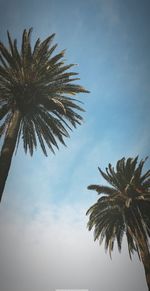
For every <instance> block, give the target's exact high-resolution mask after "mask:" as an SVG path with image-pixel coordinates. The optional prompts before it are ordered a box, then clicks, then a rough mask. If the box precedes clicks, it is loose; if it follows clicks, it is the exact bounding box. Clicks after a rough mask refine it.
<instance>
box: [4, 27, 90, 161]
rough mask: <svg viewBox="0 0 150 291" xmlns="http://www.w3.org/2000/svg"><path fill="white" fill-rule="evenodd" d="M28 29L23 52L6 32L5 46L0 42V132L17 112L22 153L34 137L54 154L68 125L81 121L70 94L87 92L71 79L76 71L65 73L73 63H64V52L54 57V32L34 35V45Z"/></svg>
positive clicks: (5, 130)
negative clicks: (22, 147) (44, 36)
mask: <svg viewBox="0 0 150 291" xmlns="http://www.w3.org/2000/svg"><path fill="white" fill-rule="evenodd" d="M31 31H32V29H29V31H27V30H24V32H23V35H22V46H21V51H19V50H18V48H17V41H16V39H15V40H14V41H13V40H12V39H11V37H10V34H9V32H8V42H9V49H7V48H6V47H5V46H4V44H3V43H1V42H0V119H1V120H2V122H1V126H0V136H2V135H3V134H4V135H5V134H6V133H7V128H8V126H9V125H10V123H11V120H12V116H13V114H14V112H15V111H16V110H18V111H19V113H20V115H19V116H20V125H19V130H18V134H17V138H18V142H19V138H20V136H22V138H23V145H24V149H25V152H27V150H29V152H30V154H31V155H32V154H33V150H34V148H36V146H37V139H38V140H39V143H40V145H41V148H42V150H43V152H44V154H45V155H47V151H46V147H45V143H46V144H47V146H48V147H49V148H50V149H51V151H53V152H54V147H57V148H58V140H59V141H60V142H61V143H63V144H65V142H64V137H68V136H69V133H68V130H67V129H71V127H70V125H71V126H73V127H76V125H77V124H80V123H81V121H82V117H81V116H80V114H78V113H77V111H83V109H82V108H81V107H80V106H79V105H77V102H76V101H77V100H75V99H73V98H70V97H69V95H75V94H76V93H80V92H83V93H85V92H88V91H87V90H85V89H84V88H83V87H81V86H79V85H77V84H73V83H72V82H73V81H75V80H78V78H76V77H75V78H71V77H72V76H74V75H77V73H75V72H68V69H70V68H71V67H72V66H74V65H73V64H70V65H65V64H64V60H63V56H64V53H65V51H64V50H63V51H61V52H60V53H58V54H56V55H55V56H52V53H53V52H54V50H55V48H56V46H57V45H53V46H52V45H51V42H52V40H53V38H54V34H52V35H51V36H49V37H48V38H46V39H45V40H44V41H42V42H41V41H40V39H37V41H36V43H35V45H34V48H33V49H32V48H31V41H30V36H31Z"/></svg>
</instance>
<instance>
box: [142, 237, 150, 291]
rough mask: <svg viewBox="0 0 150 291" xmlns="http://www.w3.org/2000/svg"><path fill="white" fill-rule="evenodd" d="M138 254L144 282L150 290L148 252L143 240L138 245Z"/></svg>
mask: <svg viewBox="0 0 150 291" xmlns="http://www.w3.org/2000/svg"><path fill="white" fill-rule="evenodd" d="M140 255H141V259H142V262H143V266H144V271H145V277H146V282H147V286H148V290H149V291H150V252H149V249H148V247H147V245H146V243H145V242H142V245H141V247H140Z"/></svg>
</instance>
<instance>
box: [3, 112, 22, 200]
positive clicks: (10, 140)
mask: <svg viewBox="0 0 150 291" xmlns="http://www.w3.org/2000/svg"><path fill="white" fill-rule="evenodd" d="M20 120H21V113H20V111H19V110H16V111H15V112H14V114H13V116H12V119H11V121H10V123H9V126H8V129H7V133H6V136H5V139H4V143H3V146H2V149H1V153H0V202H1V199H2V195H3V190H4V187H5V183H6V179H7V176H8V172H9V168H10V165H11V160H12V156H13V153H14V149H15V145H16V140H17V134H18V130H19V126H20Z"/></svg>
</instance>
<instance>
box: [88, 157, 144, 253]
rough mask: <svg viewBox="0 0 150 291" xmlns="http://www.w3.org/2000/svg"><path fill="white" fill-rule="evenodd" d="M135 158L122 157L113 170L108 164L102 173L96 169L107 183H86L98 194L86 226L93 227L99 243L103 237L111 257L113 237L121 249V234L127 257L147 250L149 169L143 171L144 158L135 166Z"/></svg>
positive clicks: (95, 237) (89, 212) (89, 211)
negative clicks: (127, 252)
mask: <svg viewBox="0 0 150 291" xmlns="http://www.w3.org/2000/svg"><path fill="white" fill-rule="evenodd" d="M137 160H138V157H136V158H134V159H132V158H128V159H127V160H126V159H125V158H122V159H121V160H119V161H118V162H117V164H116V169H114V167H112V165H111V164H109V165H108V168H106V171H105V172H103V171H102V170H101V169H100V168H99V172H100V174H101V176H102V177H103V178H104V179H105V180H106V181H107V183H108V186H103V185H90V186H88V189H90V190H96V191H97V192H98V194H100V195H101V197H100V198H99V199H98V201H97V202H96V203H95V204H94V205H93V206H92V207H90V208H89V210H88V211H87V215H89V221H88V229H89V230H91V229H92V228H94V239H95V240H97V239H98V240H99V242H100V244H101V243H102V241H103V240H104V238H105V249H106V250H107V249H109V252H110V256H111V252H112V250H113V247H114V242H115V240H116V241H117V245H118V249H119V251H121V246H122V239H123V235H124V234H126V238H127V243H128V250H129V255H130V258H131V255H132V253H133V252H134V251H137V252H138V254H139V258H141V257H142V251H145V250H147V254H148V253H149V241H148V240H149V237H150V170H148V171H147V172H146V173H145V174H142V169H143V165H144V163H145V160H141V161H140V163H139V164H138V165H137ZM109 185H110V186H109ZM149 258H150V256H149Z"/></svg>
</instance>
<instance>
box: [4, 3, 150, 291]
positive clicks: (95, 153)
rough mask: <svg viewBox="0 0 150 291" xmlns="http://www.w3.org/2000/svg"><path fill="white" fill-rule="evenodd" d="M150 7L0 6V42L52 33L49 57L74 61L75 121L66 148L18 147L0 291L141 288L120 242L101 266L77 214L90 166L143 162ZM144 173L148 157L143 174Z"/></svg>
mask: <svg viewBox="0 0 150 291" xmlns="http://www.w3.org/2000/svg"><path fill="white" fill-rule="evenodd" d="M149 15H150V2H149V1H148V0H143V1H139V0H136V1H135V0H130V1H129V0H126V1H123V0H80V1H79V0H76V1H73V0H43V1H39V0H36V1H35V0H30V1H29V0H27V1H19V0H12V1H9V0H5V1H4V0H0V39H1V41H3V42H4V43H5V44H6V45H7V38H6V31H7V30H9V32H10V33H11V35H12V36H13V37H14V38H17V39H18V43H19V39H21V35H22V31H23V29H24V28H30V27H33V32H32V42H33V43H34V41H35V40H36V39H37V38H38V37H40V39H41V40H42V39H44V38H46V37H47V36H49V35H51V34H52V33H56V36H55V39H54V43H58V49H57V51H60V50H62V49H66V55H65V58H66V63H68V64H70V63H75V64H78V66H77V67H75V71H77V72H78V73H79V76H80V81H79V84H81V85H83V86H84V87H85V88H86V89H88V90H89V91H90V94H80V95H78V99H80V100H81V101H83V102H84V105H83V106H84V109H85V110H86V111H85V113H83V116H84V123H83V124H82V126H80V127H78V128H77V129H75V130H73V131H72V132H71V133H70V139H67V140H66V144H67V147H63V146H60V150H59V151H57V152H56V154H55V155H53V154H52V153H51V152H49V156H48V157H47V158H46V157H44V156H43V154H42V152H41V150H40V148H39V149H38V150H37V151H36V152H35V154H34V156H33V157H32V158H31V157H30V156H29V155H25V153H24V152H23V149H22V144H20V146H19V149H18V152H17V154H16V155H14V157H13V161H12V165H11V170H10V173H9V177H8V180H7V184H6V187H5V192H4V196H3V200H2V203H1V205H0V237H1V243H0V290H2V291H34V290H36V291H41V290H43V291H55V290H56V289H88V290H89V291H99V290H101V291H108V290H111V291H117V290H122V291H126V290H132V291H141V290H142V291H146V290H147V286H146V282H145V276H144V270H143V267H142V264H141V263H140V262H139V261H138V258H137V256H136V254H135V255H134V257H133V260H132V261H131V260H130V259H129V256H128V253H127V245H126V242H125V241H124V242H123V247H122V252H121V254H119V253H118V251H117V248H116V249H115V251H114V252H113V254H112V259H110V257H109V254H106V253H105V251H104V247H103V245H102V246H99V244H98V242H94V241H93V233H92V232H88V230H87V227H86V225H87V221H88V218H87V217H86V215H85V213H86V211H87V209H88V208H89V207H90V206H91V205H92V204H93V203H94V202H96V200H97V195H96V193H95V192H92V191H88V190H87V186H88V185H89V184H95V183H96V184H103V183H104V181H103V180H102V178H101V177H100V176H99V172H98V169H97V168H98V166H100V167H101V168H102V169H104V168H105V167H106V166H107V165H108V163H109V162H110V163H112V164H113V165H115V163H116V161H117V160H118V159H120V158H122V157H123V156H125V157H129V156H130V157H135V156H137V155H139V159H142V158H145V157H146V156H149V142H150V133H149V124H150V114H149V108H150V101H149V100H150V99H149V96H150V74H149V71H150V57H149V52H150V18H149ZM149 166H150V161H149V160H148V161H147V162H146V165H145V170H146V169H147V168H148V167H149Z"/></svg>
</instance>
